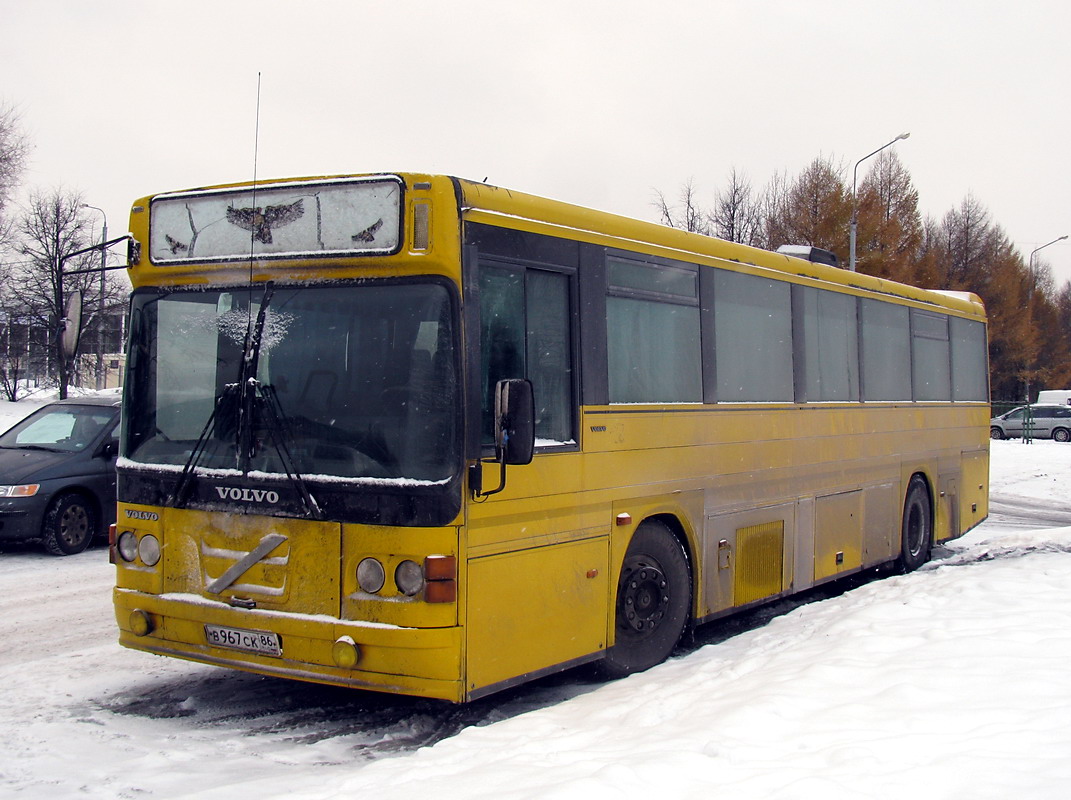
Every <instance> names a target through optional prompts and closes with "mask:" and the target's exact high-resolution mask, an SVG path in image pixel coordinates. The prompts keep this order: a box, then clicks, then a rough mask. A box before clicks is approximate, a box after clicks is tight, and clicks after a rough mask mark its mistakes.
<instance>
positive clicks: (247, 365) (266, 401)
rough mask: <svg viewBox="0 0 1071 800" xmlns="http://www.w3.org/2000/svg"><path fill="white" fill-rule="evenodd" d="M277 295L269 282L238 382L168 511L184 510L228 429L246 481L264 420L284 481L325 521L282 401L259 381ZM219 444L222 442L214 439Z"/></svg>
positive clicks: (214, 416) (219, 400) (219, 405)
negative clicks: (210, 452) (205, 457)
mask: <svg viewBox="0 0 1071 800" xmlns="http://www.w3.org/2000/svg"><path fill="white" fill-rule="evenodd" d="M274 292H275V285H274V283H273V282H272V281H268V282H267V283H266V284H265V285H264V295H263V296H262V297H261V300H260V310H259V311H258V312H257V319H256V322H255V324H254V325H253V326H252V328H251V329H249V330H247V333H246V339H245V345H244V347H243V348H242V361H241V366H240V368H239V372H238V382H237V383H232V384H227V385H226V386H224V387H223V391H222V392H220V394H219V395H218V396H217V397H216V401H215V403H214V404H213V407H212V413H211V415H209V417H208V421H207V422H206V423H205V427H204V429H203V430H202V431H201V435H200V437H199V438H198V439H197V444H196V445H195V446H194V448H193V450H192V451H191V452H190V455H189V458H187V459H186V464H185V466H184V467H183V468H182V475H181V476H180V477H179V480H178V483H176V484H175V488H174V490H173V491H172V492H171V495H170V497H169V498H168V505H171V506H173V507H175V508H182V507H183V505H184V504H185V501H186V496H187V495H188V493H189V488H190V485H191V479H192V477H193V474H194V472H195V470H196V467H197V464H198V462H199V461H200V459H201V456H202V454H203V453H204V451H205V448H206V446H207V443H208V440H209V438H211V437H213V436H214V435H216V434H218V433H220V432H221V431H220V430H219V429H220V428H221V427H223V426H224V425H226V426H227V427H228V428H233V430H234V437H235V439H234V445H235V448H236V454H237V467H238V469H239V471H241V473H242V474H243V475H248V474H249V466H250V461H251V460H252V458H253V457H254V456H255V455H256V450H257V440H256V437H255V436H254V427H255V421H256V420H257V419H258V418H260V419H264V420H266V421H267V423H268V424H267V426H266V430H267V432H268V433H269V434H270V436H271V440H272V444H273V445H274V447H275V452H276V454H277V455H278V456H279V460H280V462H281V463H282V465H283V469H284V470H285V472H286V478H287V480H289V481H290V482H291V483H292V484H293V485H294V486H295V487H296V488H297V490H298V494H299V495H300V496H301V502H302V504H303V505H304V506H305V512H306V514H307V515H308V516H310V517H312V518H313V519H323V511H321V509H320V506H319V504H318V503H317V502H316V498H314V497H313V496H312V493H311V492H310V491H309V487H308V484H307V483H306V482H305V479H304V478H303V477H302V475H301V473H300V472H298V470H297V468H296V467H295V465H294V459H293V457H292V456H291V454H290V448H289V447H288V446H287V444H286V443H287V441H288V440H289V441H292V440H293V437H292V434H291V433H290V430H289V428H288V427H287V424H286V422H285V419H286V418H285V415H284V414H283V413H282V409H281V407H280V406H279V400H278V398H277V397H276V395H275V390H274V388H273V387H272V386H265V385H263V384H261V383H260V381H259V380H257V377H256V375H257V370H258V369H259V366H260V348H261V344H262V343H263V339H264V323H265V320H266V318H267V313H268V305H269V303H270V302H271V298H272V295H273V294H274ZM215 438H221V437H219V436H216V437H215Z"/></svg>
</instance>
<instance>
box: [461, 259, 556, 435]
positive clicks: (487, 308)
mask: <svg viewBox="0 0 1071 800" xmlns="http://www.w3.org/2000/svg"><path fill="white" fill-rule="evenodd" d="M570 320H571V313H570V307H569V278H568V276H566V275H564V274H561V273H557V272H550V271H544V270H534V269H528V270H525V269H509V268H505V267H491V266H487V265H482V266H481V268H480V364H481V376H480V378H481V380H480V388H481V395H482V399H481V408H482V420H483V422H482V431H483V434H482V441H483V443H484V444H491V443H493V442H494V433H493V416H494V393H495V386H496V384H497V383H498V382H499V381H500V380H505V379H507V378H528V379H529V380H530V381H531V382H532V386H533V389H534V392H535V403H536V436H537V437H538V438H539V439H542V440H545V441H553V442H558V443H566V442H570V441H575V435H574V433H573V427H574V423H573V420H574V413H573V407H572V406H573V403H572V397H573V390H572V386H573V367H572V360H573V357H572V334H571V329H570Z"/></svg>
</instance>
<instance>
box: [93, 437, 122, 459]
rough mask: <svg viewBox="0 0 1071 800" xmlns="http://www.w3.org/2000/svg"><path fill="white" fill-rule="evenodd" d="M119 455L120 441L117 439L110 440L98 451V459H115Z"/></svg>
mask: <svg viewBox="0 0 1071 800" xmlns="http://www.w3.org/2000/svg"><path fill="white" fill-rule="evenodd" d="M117 455H119V441H118V440H117V439H109V440H108V441H106V442H105V443H104V444H102V445H101V446H100V449H99V450H98V451H97V457H98V458H106V459H109V460H111V459H113V458H115V457H116V456H117Z"/></svg>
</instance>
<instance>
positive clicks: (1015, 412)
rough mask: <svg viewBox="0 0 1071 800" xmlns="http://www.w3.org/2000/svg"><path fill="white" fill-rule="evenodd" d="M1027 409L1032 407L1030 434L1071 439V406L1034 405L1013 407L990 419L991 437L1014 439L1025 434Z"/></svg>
mask: <svg viewBox="0 0 1071 800" xmlns="http://www.w3.org/2000/svg"><path fill="white" fill-rule="evenodd" d="M1027 409H1030V415H1031V417H1032V422H1031V424H1032V427H1031V429H1030V435H1031V436H1036V437H1037V438H1039V439H1055V440H1056V441H1058V442H1066V441H1071V406H1057V405H1032V406H1019V407H1018V408H1013V409H1012V410H1011V411H1009V412H1008V413H1007V414H1001V415H1000V416H999V417H993V419H991V420H989V438H991V439H1013V438H1018V437H1021V436H1022V435H1023V428H1024V426H1025V424H1026V420H1027V416H1026V412H1027Z"/></svg>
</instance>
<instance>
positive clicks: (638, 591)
mask: <svg viewBox="0 0 1071 800" xmlns="http://www.w3.org/2000/svg"><path fill="white" fill-rule="evenodd" d="M691 599H692V586H691V577H690V573H689V569H688V559H687V556H686V555H685V553H684V548H683V547H681V544H680V542H679V541H678V540H677V538H676V537H675V536H674V535H673V534H672V533H671V532H670V531H669V528H667V527H666V526H665V525H664V524H663V523H661V522H658V521H657V520H647V521H645V522H643V523H641V524H640V526H639V527H638V528H637V529H636V533H635V534H634V535H633V537H632V541H631V542H630V543H629V546H628V551H627V552H626V553H625V560H624V562H623V563H622V565H621V575H620V578H619V579H618V582H617V603H616V608H615V618H616V638H615V642H614V646H613V647H611V648H610V649H609V650H608V651H607V653H606V656H605V658H603V660H602V661H601V662H600V663H599V665H598V671H599V672H600V673H601V674H602V676H603V677H606V678H611V679H614V678H623V677H624V676H625V675H630V674H632V673H633V672H642V671H643V670H645V669H648V668H650V667H653V666H654V665H655V664H660V663H661V662H663V661H665V660H666V659H667V658H668V657H669V655H670V653H672V652H673V648H674V647H676V646H677V642H678V641H680V638H681V634H682V633H683V632H684V627H685V625H686V624H687V622H688V613H689V608H690V607H691Z"/></svg>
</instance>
